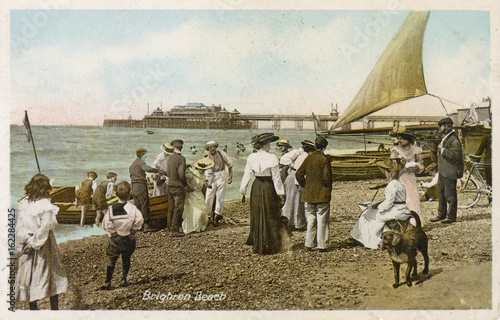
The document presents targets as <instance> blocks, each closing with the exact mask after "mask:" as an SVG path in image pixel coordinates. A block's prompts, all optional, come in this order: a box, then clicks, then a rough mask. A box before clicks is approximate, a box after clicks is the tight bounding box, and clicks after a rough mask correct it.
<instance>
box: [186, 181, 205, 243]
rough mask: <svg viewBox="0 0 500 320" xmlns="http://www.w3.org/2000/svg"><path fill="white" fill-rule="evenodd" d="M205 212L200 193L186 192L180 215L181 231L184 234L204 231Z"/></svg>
mask: <svg viewBox="0 0 500 320" xmlns="http://www.w3.org/2000/svg"><path fill="white" fill-rule="evenodd" d="M207 211H208V210H207V206H206V205H205V198H204V197H203V193H201V191H198V190H193V191H190V192H187V193H186V200H185V202H184V211H183V213H182V231H183V232H184V233H185V234H188V233H191V232H201V231H205V229H206V228H207V226H208V214H207Z"/></svg>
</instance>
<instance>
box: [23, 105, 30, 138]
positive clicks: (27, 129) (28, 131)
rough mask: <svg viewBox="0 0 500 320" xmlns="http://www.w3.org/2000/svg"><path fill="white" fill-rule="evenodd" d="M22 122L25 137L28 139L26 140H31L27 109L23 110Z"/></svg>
mask: <svg viewBox="0 0 500 320" xmlns="http://www.w3.org/2000/svg"><path fill="white" fill-rule="evenodd" d="M23 123H24V127H25V128H26V132H25V134H26V138H27V139H28V142H31V126H30V121H29V119H28V112H27V111H25V114H24V120H23Z"/></svg>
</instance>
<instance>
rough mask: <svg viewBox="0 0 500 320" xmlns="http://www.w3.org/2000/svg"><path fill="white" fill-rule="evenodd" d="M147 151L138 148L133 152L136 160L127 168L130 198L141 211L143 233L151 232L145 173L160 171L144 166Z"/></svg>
mask: <svg viewBox="0 0 500 320" xmlns="http://www.w3.org/2000/svg"><path fill="white" fill-rule="evenodd" d="M147 152H148V151H147V150H146V149H144V148H139V149H137V150H136V151H135V154H136V156H137V159H135V161H134V162H133V163H132V165H131V166H130V168H129V172H130V180H131V181H132V197H133V198H134V205H135V206H136V207H137V208H138V209H139V210H140V211H141V213H142V216H143V217H144V231H151V227H150V226H149V194H148V184H147V180H146V172H153V173H157V172H160V170H158V169H156V168H152V167H150V166H148V165H147V164H146V162H145V161H146V156H147Z"/></svg>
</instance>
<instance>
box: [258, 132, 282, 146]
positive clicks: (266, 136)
mask: <svg viewBox="0 0 500 320" xmlns="http://www.w3.org/2000/svg"><path fill="white" fill-rule="evenodd" d="M278 139H279V137H278V136H275V135H274V134H273V133H272V132H266V133H262V134H258V135H256V136H253V137H252V144H256V143H271V142H274V141H276V140H278Z"/></svg>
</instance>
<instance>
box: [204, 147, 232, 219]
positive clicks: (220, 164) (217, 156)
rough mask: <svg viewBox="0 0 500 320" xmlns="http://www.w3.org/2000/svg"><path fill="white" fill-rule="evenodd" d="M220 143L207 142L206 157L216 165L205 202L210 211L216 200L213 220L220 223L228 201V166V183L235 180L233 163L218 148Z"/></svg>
mask: <svg viewBox="0 0 500 320" xmlns="http://www.w3.org/2000/svg"><path fill="white" fill-rule="evenodd" d="M218 146H219V144H218V143H217V142H215V141H213V140H211V141H208V142H207V143H206V144H205V150H206V151H208V152H207V153H206V154H205V157H207V158H209V159H210V160H212V161H213V163H214V166H213V168H212V170H211V172H212V174H213V178H212V179H210V180H209V181H212V183H211V184H209V185H207V194H206V196H205V203H206V205H207V208H208V210H209V211H208V212H212V208H213V204H214V200H215V209H214V212H213V222H214V224H218V223H219V221H221V220H222V209H223V208H224V202H225V201H226V167H227V169H228V178H227V183H228V184H231V182H233V163H232V161H231V159H230V158H229V156H228V155H227V153H225V152H224V151H222V150H218V149H217V147H218Z"/></svg>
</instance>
